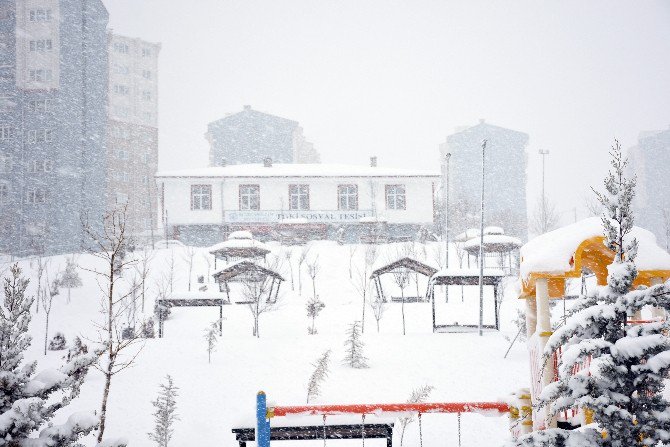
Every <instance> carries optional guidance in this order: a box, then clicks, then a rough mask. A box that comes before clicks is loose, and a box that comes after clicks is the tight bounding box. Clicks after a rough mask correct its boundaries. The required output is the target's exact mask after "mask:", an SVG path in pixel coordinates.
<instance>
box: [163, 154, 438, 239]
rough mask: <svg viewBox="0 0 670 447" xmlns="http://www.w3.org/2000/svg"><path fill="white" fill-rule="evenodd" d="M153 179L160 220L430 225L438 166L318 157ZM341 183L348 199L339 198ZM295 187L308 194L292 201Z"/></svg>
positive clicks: (171, 222)
mask: <svg viewBox="0 0 670 447" xmlns="http://www.w3.org/2000/svg"><path fill="white" fill-rule="evenodd" d="M156 178H157V183H158V188H159V191H160V193H159V195H160V196H161V197H162V203H161V204H160V206H159V210H160V212H161V216H159V218H160V219H161V221H162V220H163V219H164V218H165V216H166V215H167V216H168V226H194V225H200V226H223V225H230V226H236V227H239V226H249V228H253V226H254V225H268V224H270V225H272V224H278V223H300V224H304V223H314V224H333V225H343V224H359V223H363V222H369V221H370V220H376V221H383V222H386V223H388V224H389V225H394V224H399V225H417V226H418V225H421V226H425V225H432V223H433V195H434V194H433V192H434V190H435V188H436V187H437V185H438V182H439V181H440V176H439V173H437V172H431V171H415V170H408V169H387V168H381V167H379V168H378V167H364V166H347V165H324V164H301V165H300V164H276V165H273V166H271V167H265V166H263V165H231V166H226V167H212V168H204V169H196V170H183V171H173V172H162V173H158V174H157V175H156ZM345 187H346V188H347V193H348V194H347V195H348V201H347V200H345V199H343V197H342V195H343V194H344V192H345V191H344V188H345ZM249 191H251V192H252V196H253V198H252V199H251V202H253V203H250V199H249V197H248V193H249ZM290 191H293V193H294V198H293V201H291V198H290ZM297 192H300V193H302V194H305V195H306V196H307V197H308V198H307V199H302V201H300V200H299V199H298V198H297V197H295V193H297ZM203 193H204V203H203ZM208 193H211V196H210V197H207V196H208ZM245 193H247V197H243V196H244V194H245ZM403 193H404V194H403ZM342 201H344V203H342ZM291 202H293V203H291ZM403 205H404V206H403ZM296 208H306V209H296Z"/></svg>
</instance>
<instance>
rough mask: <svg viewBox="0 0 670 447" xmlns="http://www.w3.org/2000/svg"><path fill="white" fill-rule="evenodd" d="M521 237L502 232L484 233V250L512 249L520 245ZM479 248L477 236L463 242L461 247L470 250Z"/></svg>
mask: <svg viewBox="0 0 670 447" xmlns="http://www.w3.org/2000/svg"><path fill="white" fill-rule="evenodd" d="M521 243H522V242H521V239H519V238H517V237H513V236H506V235H504V234H486V233H484V246H483V248H484V251H486V252H490V251H500V250H513V249H515V248H519V247H521ZM475 247H476V248H477V249H479V237H474V238H472V239H470V240H467V241H465V243H463V249H464V250H467V251H471V250H473V249H474V248H475Z"/></svg>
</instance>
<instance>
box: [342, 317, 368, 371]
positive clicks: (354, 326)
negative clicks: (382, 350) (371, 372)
mask: <svg viewBox="0 0 670 447" xmlns="http://www.w3.org/2000/svg"><path fill="white" fill-rule="evenodd" d="M344 346H345V348H346V355H345V356H344V360H342V363H343V364H344V365H347V366H350V367H351V368H367V367H368V363H367V362H368V359H367V358H366V357H365V356H364V355H363V346H365V344H364V343H363V340H361V326H360V322H359V321H354V322H353V323H351V326H349V330H348V331H347V341H345V342H344Z"/></svg>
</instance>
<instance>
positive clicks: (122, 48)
mask: <svg viewBox="0 0 670 447" xmlns="http://www.w3.org/2000/svg"><path fill="white" fill-rule="evenodd" d="M128 50H129V49H128V44H126V43H123V42H114V51H116V52H117V53H121V54H128Z"/></svg>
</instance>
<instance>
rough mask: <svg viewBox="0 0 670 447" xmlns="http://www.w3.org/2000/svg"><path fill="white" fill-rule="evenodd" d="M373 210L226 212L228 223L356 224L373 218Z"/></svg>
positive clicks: (225, 216)
mask: <svg viewBox="0 0 670 447" xmlns="http://www.w3.org/2000/svg"><path fill="white" fill-rule="evenodd" d="M371 216H372V211H371V210H358V211H311V210H310V211H262V210H259V211H247V210H244V211H225V212H224V220H225V222H226V223H238V222H244V223H247V222H254V223H283V222H284V223H290V222H292V221H297V222H315V223H317V222H318V223H356V222H358V221H359V220H360V219H361V218H363V217H371Z"/></svg>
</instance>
